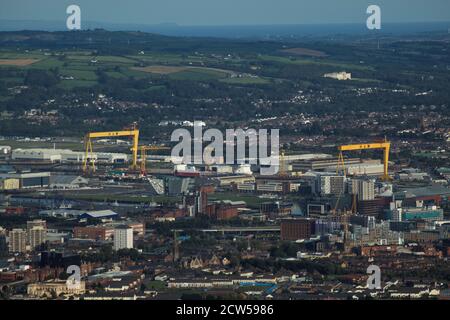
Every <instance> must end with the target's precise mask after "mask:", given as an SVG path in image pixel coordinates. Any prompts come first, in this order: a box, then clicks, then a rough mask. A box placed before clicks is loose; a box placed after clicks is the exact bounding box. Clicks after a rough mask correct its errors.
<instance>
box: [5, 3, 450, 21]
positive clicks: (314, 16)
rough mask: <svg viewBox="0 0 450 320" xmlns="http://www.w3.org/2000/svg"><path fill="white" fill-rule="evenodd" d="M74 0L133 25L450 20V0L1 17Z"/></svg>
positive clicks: (138, 7)
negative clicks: (372, 12)
mask: <svg viewBox="0 0 450 320" xmlns="http://www.w3.org/2000/svg"><path fill="white" fill-rule="evenodd" d="M69 4H77V5H79V6H80V7H81V11H82V19H84V20H85V21H98V22H111V23H133V24H159V23H177V24H180V25H255V24H311V23H360V22H364V21H365V20H366V18H367V15H366V13H365V11H366V8H367V7H368V5H369V4H377V5H379V6H380V7H381V9H382V18H383V22H423V21H426V22H433V21H450V0H120V1H117V0H70V1H66V0H0V19H8V20H65V19H66V13H65V11H66V10H65V9H66V7H67V6H68V5H69Z"/></svg>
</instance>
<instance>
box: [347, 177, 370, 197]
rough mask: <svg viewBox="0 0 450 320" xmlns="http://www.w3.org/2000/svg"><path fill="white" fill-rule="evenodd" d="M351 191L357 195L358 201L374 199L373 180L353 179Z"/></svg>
mask: <svg viewBox="0 0 450 320" xmlns="http://www.w3.org/2000/svg"><path fill="white" fill-rule="evenodd" d="M351 189H352V190H351V193H352V194H356V195H357V196H358V200H359V201H366V200H373V199H375V182H374V181H373V180H362V179H353V180H352V184H351Z"/></svg>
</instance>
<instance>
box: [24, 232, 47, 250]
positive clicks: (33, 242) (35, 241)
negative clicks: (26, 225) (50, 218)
mask: <svg viewBox="0 0 450 320" xmlns="http://www.w3.org/2000/svg"><path fill="white" fill-rule="evenodd" d="M46 240H47V229H44V227H42V226H35V227H33V228H31V229H30V230H28V243H29V244H30V247H31V250H34V249H36V248H37V247H38V246H40V245H41V244H43V243H45V241H46Z"/></svg>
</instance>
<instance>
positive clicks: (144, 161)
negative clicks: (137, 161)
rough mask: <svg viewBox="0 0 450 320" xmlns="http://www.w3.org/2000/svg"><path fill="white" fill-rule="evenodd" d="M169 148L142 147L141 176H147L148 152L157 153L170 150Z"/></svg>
mask: <svg viewBox="0 0 450 320" xmlns="http://www.w3.org/2000/svg"><path fill="white" fill-rule="evenodd" d="M169 149H170V148H169V147H163V146H140V147H139V150H140V151H141V174H142V175H144V176H146V175H147V151H156V150H169Z"/></svg>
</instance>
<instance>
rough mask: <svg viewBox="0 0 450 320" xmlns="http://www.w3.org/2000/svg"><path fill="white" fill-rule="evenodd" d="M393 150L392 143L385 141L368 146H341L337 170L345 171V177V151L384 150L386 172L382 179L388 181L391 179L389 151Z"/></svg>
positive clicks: (368, 144)
mask: <svg viewBox="0 0 450 320" xmlns="http://www.w3.org/2000/svg"><path fill="white" fill-rule="evenodd" d="M390 148H391V143H390V142H389V141H387V140H386V139H384V141H382V142H374V143H367V144H349V145H344V146H339V147H338V150H339V159H338V165H337V170H338V171H339V167H341V168H342V169H343V171H344V175H345V164H344V156H343V151H353V150H367V149H383V151H384V152H383V165H384V172H383V177H382V179H383V180H385V181H387V180H390V179H391V178H390V177H389V173H388V165H389V150H390Z"/></svg>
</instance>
